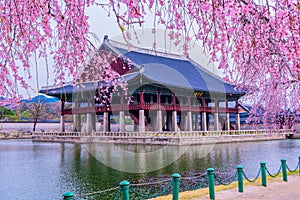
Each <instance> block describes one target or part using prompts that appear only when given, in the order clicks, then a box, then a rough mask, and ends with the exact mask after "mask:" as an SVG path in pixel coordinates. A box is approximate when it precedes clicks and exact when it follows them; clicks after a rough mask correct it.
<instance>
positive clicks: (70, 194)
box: [62, 192, 74, 200]
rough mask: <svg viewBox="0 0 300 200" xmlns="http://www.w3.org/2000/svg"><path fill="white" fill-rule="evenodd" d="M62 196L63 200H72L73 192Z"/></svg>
mask: <svg viewBox="0 0 300 200" xmlns="http://www.w3.org/2000/svg"><path fill="white" fill-rule="evenodd" d="M62 196H63V197H64V198H63V200H74V193H73V192H65V193H63V195H62Z"/></svg>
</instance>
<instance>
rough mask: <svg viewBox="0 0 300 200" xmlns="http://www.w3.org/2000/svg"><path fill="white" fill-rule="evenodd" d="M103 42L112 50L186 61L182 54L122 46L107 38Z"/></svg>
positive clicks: (130, 45)
mask: <svg viewBox="0 0 300 200" xmlns="http://www.w3.org/2000/svg"><path fill="white" fill-rule="evenodd" d="M104 41H106V42H107V43H109V44H110V45H111V46H113V47H114V48H120V49H124V50H126V51H135V52H138V53H145V54H149V55H154V56H161V57H168V58H174V59H180V60H188V59H187V58H186V56H184V55H182V54H177V53H171V52H163V51H160V50H157V49H156V50H154V49H149V48H145V47H138V46H134V45H133V44H124V43H122V42H118V41H115V40H110V39H108V38H106V39H105V40H104ZM107 43H106V44H107Z"/></svg>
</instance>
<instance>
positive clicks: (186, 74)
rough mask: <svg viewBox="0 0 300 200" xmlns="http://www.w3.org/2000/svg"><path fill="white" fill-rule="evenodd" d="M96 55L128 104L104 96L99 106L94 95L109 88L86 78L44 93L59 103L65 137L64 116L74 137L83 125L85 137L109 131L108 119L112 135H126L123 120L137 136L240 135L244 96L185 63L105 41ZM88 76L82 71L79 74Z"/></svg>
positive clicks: (114, 96)
mask: <svg viewBox="0 0 300 200" xmlns="http://www.w3.org/2000/svg"><path fill="white" fill-rule="evenodd" d="M99 51H101V52H109V53H110V54H111V55H113V59H112V60H111V62H110V65H111V68H112V69H113V70H115V71H116V72H117V73H119V74H120V75H121V77H122V80H123V81H125V82H126V83H127V84H128V92H127V93H128V94H129V96H130V100H128V99H126V98H125V97H124V95H123V93H122V92H117V93H113V94H110V95H112V100H111V101H110V102H107V103H104V104H103V101H101V99H103V97H102V96H101V95H103V94H101V93H99V91H98V89H99V87H103V85H105V86H106V87H107V86H108V85H109V83H105V84H103V82H102V84H100V82H99V81H97V80H96V81H95V80H94V81H90V80H89V79H88V78H86V77H87V76H89V75H86V74H89V73H85V75H83V76H82V80H86V81H83V82H82V83H81V84H80V85H77V86H74V85H72V84H65V85H64V86H63V87H44V88H43V89H42V90H41V91H40V92H41V93H44V94H47V95H49V96H54V97H58V98H60V100H61V102H62V106H61V131H65V125H64V124H65V122H64V121H65V116H67V115H72V116H73V123H74V125H73V127H74V131H78V132H79V131H82V124H83V121H84V123H85V124H86V127H87V128H86V129H85V131H86V132H88V133H92V132H93V131H104V132H109V131H111V124H110V122H111V116H114V118H118V131H127V130H126V126H125V118H129V117H130V118H131V119H132V120H133V122H134V124H135V131H139V132H147V131H156V132H162V131H175V132H177V131H207V130H209V128H210V130H212V129H213V130H232V129H235V130H239V129H240V117H239V112H238V106H239V104H238V100H239V98H240V97H241V96H243V95H244V94H245V93H244V92H240V91H237V90H235V88H234V85H231V84H229V83H226V82H224V81H223V80H222V79H220V78H219V77H218V76H216V75H214V74H213V73H211V72H209V71H208V70H206V69H205V68H204V67H202V66H201V65H200V64H198V63H196V62H195V61H193V60H191V59H190V58H189V57H186V56H182V55H177V54H171V53H164V52H158V51H152V50H148V49H143V48H138V47H130V48H129V47H128V46H127V45H124V44H122V43H118V42H116V41H112V40H109V39H108V37H107V36H105V38H104V41H103V44H102V45H101V47H100V48H99ZM89 70H90V69H89V66H87V67H86V69H85V72H89ZM90 71H93V70H90ZM91 73H94V71H93V72H91ZM95 97H96V98H95ZM99 99H100V100H99ZM66 104H68V105H72V107H67V106H65V105H66ZM230 114H231V116H232V114H234V115H235V116H236V120H235V124H230V117H229V116H230ZM83 116H85V117H83ZM83 119H84V120H83ZM99 119H101V122H103V125H102V129H101V130H97V127H96V123H97V122H99Z"/></svg>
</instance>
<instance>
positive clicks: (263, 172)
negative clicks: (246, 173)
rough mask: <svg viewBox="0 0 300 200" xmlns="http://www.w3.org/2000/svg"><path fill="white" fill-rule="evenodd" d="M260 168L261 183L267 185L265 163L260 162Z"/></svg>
mask: <svg viewBox="0 0 300 200" xmlns="http://www.w3.org/2000/svg"><path fill="white" fill-rule="evenodd" d="M260 170H261V185H262V186H264V187H267V174H266V163H265V162H261V163H260Z"/></svg>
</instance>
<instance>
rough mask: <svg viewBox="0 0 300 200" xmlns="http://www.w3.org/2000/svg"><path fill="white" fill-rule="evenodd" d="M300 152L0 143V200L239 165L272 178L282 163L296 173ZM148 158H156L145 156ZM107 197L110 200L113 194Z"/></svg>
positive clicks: (249, 146) (293, 148) (246, 146)
mask: <svg viewBox="0 0 300 200" xmlns="http://www.w3.org/2000/svg"><path fill="white" fill-rule="evenodd" d="M116 149H117V150H116ZM120 149H121V151H120ZM158 150H160V151H158ZM299 150H300V140H281V141H270V142H251V143H235V144H218V145H215V146H214V148H212V149H211V148H208V147H207V146H205V145H202V146H190V147H178V146H174V147H170V148H163V147H161V146H139V145H132V146H124V145H119V146H116V145H114V146H113V147H112V146H110V145H95V144H93V145H88V146H87V145H80V144H60V143H32V142H31V141H29V140H10V141H0V171H1V173H0V199H8V200H10V199H31V200H34V199H37V200H39V199H41V198H43V199H49V200H50V199H51V200H53V199H60V198H61V194H62V193H63V192H65V191H73V192H75V194H81V193H89V192H94V191H99V190H103V189H106V188H110V187H116V186H118V184H119V182H120V181H121V180H123V179H127V180H129V181H131V182H134V181H136V180H140V179H145V180H147V179H149V177H157V176H159V175H160V174H163V175H165V176H170V175H171V174H172V173H181V174H183V175H184V176H187V175H189V174H190V172H191V171H192V172H199V173H205V171H206V169H207V168H209V167H213V168H215V170H216V171H217V172H228V173H231V172H235V168H236V166H237V165H242V166H244V170H245V172H246V174H247V175H248V176H249V177H254V176H255V175H256V173H257V170H258V168H259V162H262V161H264V162H266V163H267V167H268V168H269V170H270V171H271V172H276V171H277V170H278V168H279V166H280V159H281V158H286V159H287V164H288V165H289V167H290V168H292V169H294V168H295V166H296V165H297V162H298V156H299V155H300V151H299ZM182 151H184V153H183V152H182ZM133 152H134V154H133ZM148 153H154V155H155V156H153V157H147V156H145V155H146V154H148ZM181 154H183V155H181ZM204 154H205V155H206V154H207V155H206V156H203V155H204ZM95 155H97V156H95ZM180 155H181V156H180ZM99 157H100V158H101V159H102V160H101V159H99ZM177 157H178V159H175V161H174V162H173V161H172V162H171V160H174V158H177ZM99 160H100V161H101V162H100V161H99ZM109 162H111V163H114V165H116V166H115V167H114V168H124V167H128V166H129V167H131V166H134V167H135V168H136V169H139V170H140V171H145V169H148V167H149V166H154V167H157V166H162V165H164V164H165V163H166V162H170V163H169V164H168V165H167V166H165V167H163V168H161V169H159V170H155V171H149V172H147V173H128V172H122V171H119V170H115V169H113V168H111V167H109V166H108V165H105V164H104V163H109ZM160 177H164V176H161V175H160ZM106 196H107V199H112V197H113V194H106ZM88 199H105V198H104V197H103V196H101V197H100V196H95V197H94V198H88Z"/></svg>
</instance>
